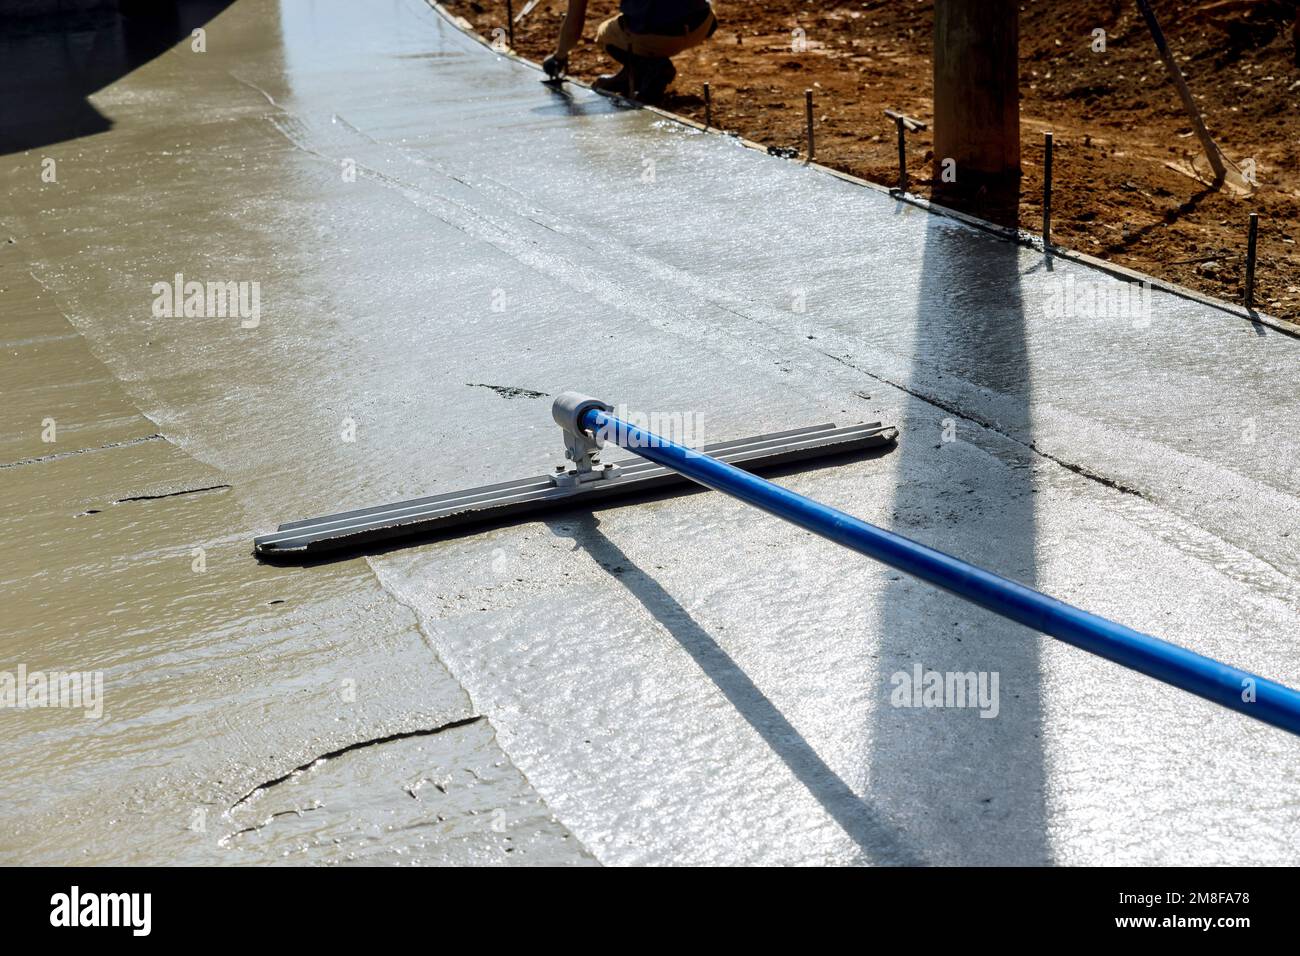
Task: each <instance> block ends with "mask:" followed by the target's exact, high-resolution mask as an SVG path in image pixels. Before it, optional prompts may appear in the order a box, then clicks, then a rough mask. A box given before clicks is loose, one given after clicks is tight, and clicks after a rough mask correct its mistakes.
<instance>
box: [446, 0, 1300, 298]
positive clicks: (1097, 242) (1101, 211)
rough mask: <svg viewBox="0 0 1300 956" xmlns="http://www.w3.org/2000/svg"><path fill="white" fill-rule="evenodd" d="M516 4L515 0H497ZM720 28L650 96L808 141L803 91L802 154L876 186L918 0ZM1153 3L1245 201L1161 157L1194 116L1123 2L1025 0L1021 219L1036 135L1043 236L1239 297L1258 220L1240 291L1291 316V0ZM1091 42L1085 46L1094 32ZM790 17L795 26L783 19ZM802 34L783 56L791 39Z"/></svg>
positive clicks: (784, 4) (920, 6) (908, 65)
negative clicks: (708, 102) (1253, 223)
mask: <svg viewBox="0 0 1300 956" xmlns="http://www.w3.org/2000/svg"><path fill="white" fill-rule="evenodd" d="M514 3H515V9H516V11H518V10H520V9H522V7H523V3H524V0H514ZM446 6H447V8H448V9H449V10H450V11H451V12H453V13H456V14H459V15H460V16H463V17H464V18H465V19H466V20H468V21H469V22H470V23H472V24H473V25H474V27H475V28H476V29H477V30H479V31H480V32H481V33H482V34H483V35H485V36H490V35H491V33H492V30H493V28H495V27H500V26H503V25H504V24H505V0H446ZM714 6H715V10H716V11H717V14H718V17H719V20H720V21H721V24H722V25H721V27H720V28H719V30H718V32H717V33H716V34H715V35H714V37H713V38H712V40H710V41H709V42H708V43H707V44H706V45H704V46H703V47H700V48H697V49H695V50H691V51H688V52H687V53H685V54H683V55H681V56H680V57H677V58H676V60H675V62H676V64H677V67H678V77H677V81H676V83H675V85H674V87H673V89H672V90H671V91H670V93H669V96H668V98H667V100H666V101H665V103H664V104H663V105H664V106H665V107H666V108H667V109H669V110H672V111H673V112H676V113H680V114H683V115H686V116H690V117H692V118H694V119H697V120H700V121H703V119H704V101H703V98H702V96H701V95H700V92H699V91H700V90H701V89H702V84H703V83H705V82H708V83H709V85H710V90H711V93H712V113H713V123H714V125H715V126H719V127H722V128H724V129H727V130H730V131H733V132H736V133H739V134H740V135H742V136H744V137H746V138H748V139H752V140H755V141H757V142H760V143H764V144H768V145H772V146H782V147H795V148H798V149H799V150H800V151H801V155H802V150H803V148H804V143H805V120H804V90H805V89H808V88H811V89H812V90H813V91H814V95H815V98H816V101H815V102H816V105H815V121H816V139H817V159H818V161H819V162H821V163H824V164H825V165H827V166H832V167H834V168H836V169H841V170H844V171H846V172H849V173H853V174H854V175H857V176H860V177H862V178H864V179H869V180H872V181H873V182H878V183H884V184H887V185H893V184H895V183H896V182H897V178H898V154H897V141H896V138H895V132H894V126H893V123H892V121H890V120H888V119H886V118H885V116H884V115H883V111H884V110H885V109H887V108H893V109H901V110H902V111H904V112H905V113H908V114H910V115H913V116H916V117H918V118H920V119H922V120H925V121H927V122H928V121H929V120H930V119H931V117H932V110H931V81H932V67H931V59H930V57H931V46H932V30H933V3H932V2H931V0H868V2H859V3H842V2H836V0H767V2H763V3H740V2H737V0H717V2H715V4H714ZM1154 6H1155V8H1156V13H1157V15H1158V16H1159V17H1160V18H1161V23H1162V25H1163V27H1164V30H1165V33H1166V35H1167V37H1168V38H1169V43H1170V46H1171V47H1172V48H1173V51H1174V54H1175V55H1176V57H1177V58H1178V61H1179V63H1180V65H1181V66H1182V68H1183V71H1184V73H1185V74H1186V76H1187V78H1188V82H1189V83H1190V84H1191V87H1192V90H1193V92H1194V93H1195V95H1196V97H1197V101H1198V103H1199V104H1200V106H1201V109H1202V111H1203V112H1204V115H1205V119H1206V123H1207V125H1208V126H1209V127H1210V131H1211V133H1212V134H1213V136H1214V137H1215V139H1216V140H1217V142H1218V143H1219V144H1220V146H1221V147H1222V148H1223V150H1224V152H1225V153H1226V154H1227V155H1228V157H1229V158H1230V159H1232V160H1233V161H1235V162H1236V163H1238V164H1239V165H1241V164H1243V163H1245V162H1246V161H1247V160H1253V161H1254V163H1255V169H1256V178H1257V180H1258V188H1256V189H1255V190H1254V192H1253V195H1250V196H1241V195H1234V194H1232V193H1230V192H1228V191H1224V190H1221V191H1213V190H1209V189H1207V187H1206V186H1205V185H1204V184H1202V183H1200V182H1197V181H1196V180H1194V179H1193V178H1191V177H1190V176H1188V175H1185V174H1183V173H1180V172H1177V171H1175V170H1174V169H1171V168H1170V167H1169V166H1168V165H1167V163H1169V162H1177V161H1180V160H1184V159H1186V158H1190V157H1192V156H1195V155H1196V154H1198V153H1199V144H1198V142H1197V140H1196V137H1195V136H1194V135H1193V133H1192V130H1191V124H1190V122H1189V121H1188V118H1187V116H1186V114H1185V113H1184V112H1183V111H1182V107H1181V104H1180V102H1179V99H1178V95H1177V92H1176V90H1175V88H1174V85H1173V83H1172V82H1171V81H1170V80H1169V78H1168V76H1167V75H1166V72H1165V69H1164V66H1163V64H1162V63H1161V62H1160V60H1159V58H1158V54H1157V52H1156V49H1155V45H1154V43H1153V41H1152V39H1151V35H1150V33H1149V32H1148V31H1147V28H1146V25H1145V23H1144V22H1143V21H1142V18H1141V16H1140V15H1139V14H1138V12H1137V8H1136V5H1135V4H1133V3H1131V2H1127V0H1125V2H1121V0H1025V2H1024V3H1022V5H1021V8H1020V9H1021V16H1020V63H1021V70H1020V94H1021V166H1022V170H1023V178H1022V180H1021V194H1020V213H1019V218H1020V224H1021V225H1022V226H1023V227H1024V228H1027V229H1031V230H1036V229H1037V228H1038V227H1039V224H1040V222H1041V216H1042V212H1041V195H1042V156H1043V146H1042V143H1043V133H1044V132H1045V131H1047V130H1051V131H1052V132H1053V134H1054V139H1055V146H1056V148H1055V153H1054V159H1053V184H1054V198H1053V213H1052V215H1053V239H1054V241H1055V242H1056V244H1057V245H1060V246H1064V247H1067V248H1071V249H1077V250H1079V251H1081V252H1086V253H1089V254H1091V255H1094V256H1098V257H1100V258H1103V259H1109V260H1112V261H1114V262H1116V263H1120V264H1122V265H1125V266H1129V267H1130V268H1134V269H1138V270H1140V271H1142V272H1146V273H1150V274H1152V275H1155V276H1158V277H1160V278H1163V279H1167V280H1170V281H1174V282H1178V283H1181V284H1182V285H1186V286H1189V287H1191V288H1193V289H1197V290H1200V291H1202V292H1205V293H1208V294H1211V295H1214V296H1218V297H1220V298H1223V299H1227V300H1229V301H1233V302H1240V301H1241V299H1242V293H1243V288H1244V263H1245V249H1246V223H1247V217H1248V214H1249V213H1250V212H1258V213H1259V216H1260V233H1259V260H1258V266H1257V278H1256V295H1255V303H1256V306H1257V307H1258V308H1259V309H1260V310H1261V311H1264V312H1266V313H1268V314H1271V315H1275V316H1278V317H1280V318H1285V319H1288V320H1290V321H1292V322H1300V268H1298V266H1300V259H1298V258H1297V250H1296V239H1297V236H1296V233H1297V231H1300V225H1297V218H1298V216H1297V214H1298V213H1300V182H1298V181H1297V178H1296V173H1297V170H1298V168H1300V66H1298V65H1297V60H1298V59H1300V50H1298V49H1297V43H1300V40H1297V39H1296V38H1295V36H1294V34H1293V24H1294V23H1295V18H1296V0H1214V2H1201V3H1190V4H1189V3H1174V2H1171V0H1156V2H1155V3H1154ZM616 7H617V0H591V2H590V7H589V13H588V18H589V19H588V23H587V29H586V31H585V32H586V37H585V39H584V42H583V44H582V45H581V46H580V47H579V48H578V49H577V50H575V51H574V53H573V55H572V56H571V57H570V64H569V69H570V72H571V73H572V74H573V75H574V76H577V77H580V78H584V79H591V78H593V77H594V76H595V75H596V74H597V73H600V72H607V71H609V70H610V68H611V64H610V61H609V59H608V58H607V57H606V56H605V55H604V54H603V52H601V51H599V50H597V49H596V47H595V46H594V44H593V43H592V40H591V38H592V35H593V34H594V32H595V27H596V24H598V23H599V22H600V20H602V19H604V18H605V17H607V16H610V15H612V14H613V13H614V11H615V9H616ZM564 9H565V0H541V2H540V3H539V4H538V6H537V7H536V8H535V9H534V10H532V11H531V12H530V13H529V14H528V16H527V17H526V18H525V19H524V20H523V21H522V22H521V23H519V24H517V25H516V27H515V50H516V51H517V52H518V53H520V54H522V55H523V56H526V57H528V58H529V59H533V60H541V59H542V58H543V57H544V56H545V55H546V54H547V53H549V52H550V51H551V50H552V49H553V47H554V43H555V37H556V36H557V35H558V32H559V24H560V19H561V17H562V15H563V12H564ZM1098 28H1100V29H1102V30H1105V31H1106V50H1105V52H1104V53H1098V52H1093V50H1092V45H1093V40H1094V37H1093V31H1094V30H1095V29H1098ZM797 30H801V31H803V33H802V35H800V34H796V33H795V31H797ZM797 39H802V40H803V41H804V48H803V49H802V51H799V52H796V50H795V47H796V46H797V45H798V44H797V43H796V42H795V41H796V40H797ZM931 146H932V142H931V138H930V134H929V133H928V132H923V133H916V134H912V135H910V136H909V138H908V170H909V176H910V177H911V180H912V182H911V189H912V191H913V192H916V193H919V194H921V195H928V194H929V178H930V176H931V175H933V174H934V173H936V172H937V170H934V171H932V168H931V167H932V162H933V159H934V157H933V152H932V149H931Z"/></svg>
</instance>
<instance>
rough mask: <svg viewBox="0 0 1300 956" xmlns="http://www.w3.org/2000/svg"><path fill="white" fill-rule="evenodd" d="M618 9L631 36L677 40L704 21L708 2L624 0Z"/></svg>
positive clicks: (705, 0) (698, 0) (688, 0)
mask: <svg viewBox="0 0 1300 956" xmlns="http://www.w3.org/2000/svg"><path fill="white" fill-rule="evenodd" d="M619 8H620V9H621V10H622V11H623V23H624V25H625V26H626V27H627V28H628V29H629V30H631V31H632V32H633V33H657V34H660V35H662V36H678V35H680V34H682V33H686V32H688V29H687V28H688V27H693V26H697V25H698V24H699V23H700V22H701V21H702V20H703V18H704V15H705V13H706V12H707V11H708V9H709V0H623V2H622V3H621V4H620V5H619Z"/></svg>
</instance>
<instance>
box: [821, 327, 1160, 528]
mask: <svg viewBox="0 0 1300 956" xmlns="http://www.w3.org/2000/svg"><path fill="white" fill-rule="evenodd" d="M821 354H822V355H824V356H826V357H827V358H829V359H833V360H834V361H836V362H839V363H840V364H841V365H846V366H848V367H849V368H851V369H853V370H854V371H855V372H861V373H862V374H863V375H869V376H871V377H872V378H874V379H875V380H876V381H877V382H881V383H882V384H885V385H889V386H891V387H893V388H896V389H898V390H899V391H900V392H905V393H906V394H908V395H911V396H912V397H913V398H917V399H920V400H921V401H923V402H925V403H926V404H927V405H932V406H934V407H935V408H937V409H939V410H940V411H944V412H947V413H948V414H949V415H956V416H957V417H958V418H960V419H961V420H962V421H967V422H970V423H971V424H972V425H978V426H979V427H980V428H983V429H987V430H988V431H991V432H993V433H994V434H997V435H1000V436H1001V437H1003V438H1005V439H1007V440H1008V441H1012V442H1015V443H1016V444H1017V445H1020V446H1021V447H1022V448H1026V449H1028V450H1029V451H1031V452H1033V453H1034V454H1035V455H1037V456H1038V457H1039V458H1043V459H1045V460H1047V461H1050V462H1052V463H1053V464H1055V465H1060V466H1061V467H1062V468H1065V469H1067V470H1069V471H1072V472H1074V473H1075V474H1076V475H1079V476H1081V477H1083V478H1087V479H1088V480H1089V481H1095V482H1097V484H1099V485H1104V486H1105V487H1107V488H1111V489H1114V490H1115V491H1118V492H1122V493H1123V494H1126V495H1133V496H1135V497H1137V498H1141V499H1142V500H1143V501H1151V499H1150V498H1148V497H1147V495H1146V494H1144V493H1143V492H1142V491H1139V490H1138V489H1137V488H1134V487H1133V486H1132V485H1126V484H1125V483H1124V482H1122V481H1120V480H1119V479H1117V478H1111V477H1110V476H1108V475H1103V474H1101V473H1099V472H1096V471H1093V470H1092V469H1091V468H1088V467H1087V466H1086V465H1080V464H1078V463H1076V462H1072V461H1066V460H1065V459H1064V458H1060V457H1058V456H1056V455H1053V454H1052V453H1051V452H1046V451H1043V449H1041V448H1039V447H1038V445H1037V444H1035V443H1034V442H1032V441H1025V440H1024V439H1022V438H1017V437H1016V436H1015V435H1012V434H1011V433H1010V432H1008V431H1006V430H1004V429H1002V428H999V427H998V425H997V423H996V422H991V421H988V420H987V419H985V418H982V417H980V416H978V415H975V414H973V413H971V412H968V411H966V410H965V409H963V408H961V407H960V406H959V405H958V404H957V403H956V402H945V401H944V400H943V399H941V398H939V397H938V396H935V395H927V394H925V393H924V392H921V391H918V390H916V389H914V388H911V387H909V386H907V385H902V384H900V383H898V382H895V381H892V380H890V379H888V378H885V377H884V376H882V375H877V374H876V373H875V372H872V371H870V370H868V369H865V368H863V367H862V366H860V365H857V364H855V363H853V362H851V361H849V360H848V359H847V358H845V357H844V356H841V355H834V354H832V353H830V352H822V353H821ZM855 394H861V393H855ZM1151 503H1152V504H1154V503H1155V502H1151Z"/></svg>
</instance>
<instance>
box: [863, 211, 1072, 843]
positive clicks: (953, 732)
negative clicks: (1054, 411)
mask: <svg viewBox="0 0 1300 956" xmlns="http://www.w3.org/2000/svg"><path fill="white" fill-rule="evenodd" d="M1019 263H1020V257H1019V251H1018V249H1017V247H1016V246H1015V245H1013V244H1011V243H1007V242H1001V241H998V240H996V239H993V238H991V237H987V236H981V235H977V234H975V233H973V232H971V231H970V230H966V229H961V228H958V227H954V226H953V225H952V224H946V223H943V222H941V221H939V220H937V219H934V218H932V219H931V223H930V225H929V227H928V233H927V237H926V246H925V252H924V257H923V262H922V273H921V280H920V295H919V298H918V305H917V316H916V332H915V336H914V345H913V351H912V370H911V385H910V389H911V390H912V391H913V392H914V393H916V395H915V396H913V397H911V398H910V399H909V401H908V404H907V410H906V413H905V415H904V420H903V421H902V422H901V423H900V424H901V426H902V427H901V439H900V443H899V451H898V458H897V461H898V469H899V478H898V491H897V494H896V497H895V502H894V509H895V510H894V515H895V522H894V526H893V529H892V530H895V531H897V532H899V533H900V534H904V535H907V536H908V537H912V538H916V539H918V540H921V541H923V542H924V543H926V544H930V545H932V546H934V547H937V548H939V549H941V550H944V551H948V552H949V553H952V554H954V555H956V556H957V557H960V558H963V559H966V560H969V561H971V562H972V563H974V564H977V565H980V566H983V567H986V568H988V569H989V570H993V571H996V572H998V573H1000V574H1003V575H1005V576H1008V577H1011V578H1014V579H1016V580H1018V581H1021V582H1022V583H1024V584H1027V585H1029V586H1031V587H1032V586H1033V585H1034V583H1035V514H1034V501H1035V498H1034V494H1033V491H1034V489H1033V487H1032V484H1033V482H1032V475H1031V471H1030V468H1029V466H1028V464H1026V463H1023V462H1019V461H1004V460H1003V459H1001V458H999V457H995V456H994V455H991V454H989V453H987V452H985V451H984V450H982V449H980V448H978V447H976V446H974V445H972V444H970V442H969V439H970V438H971V437H979V436H978V435H976V432H977V430H979V429H980V426H979V425H977V424H975V423H974V422H972V421H968V420H966V419H963V418H961V417H960V416H958V415H955V414H952V413H949V412H946V411H944V410H942V409H940V408H939V407H938V406H936V405H935V404H932V403H930V402H928V401H926V400H925V398H924V397H917V396H925V395H928V394H934V395H935V397H936V398H938V397H940V393H939V389H943V392H942V397H943V399H944V400H945V403H951V402H953V401H954V400H955V399H958V396H957V395H954V394H952V392H953V390H954V386H959V387H962V388H965V387H967V386H968V385H973V386H976V387H978V388H979V389H981V390H982V391H983V392H984V393H985V394H991V395H993V396H995V397H996V402H997V409H998V410H997V418H998V421H999V423H1000V425H1001V426H1002V427H1005V428H1007V429H1014V430H1016V431H1018V432H1021V433H1022V434H1023V435H1024V436H1028V434H1029V429H1028V424H1029V405H1030V391H1031V389H1030V384H1031V383H1030V375H1029V362H1028V351H1027V346H1026V341H1025V320H1024V303H1023V302H1022V300H1021V294H1020V277H1019ZM949 407H952V406H951V404H949ZM882 606H883V610H882V611H881V612H880V617H879V623H878V625H877V627H878V630H879V632H880V635H881V642H882V643H881V648H880V655H879V686H878V688H877V690H876V693H875V700H876V707H875V711H874V715H873V718H872V720H873V732H872V735H871V739H872V753H871V760H870V774H871V785H870V790H869V793H870V794H871V796H872V797H873V799H875V800H876V801H877V803H878V805H880V806H882V807H883V808H887V809H888V811H889V813H890V815H891V818H893V819H900V820H906V821H907V824H906V826H907V830H908V833H909V836H910V838H911V839H912V841H913V842H914V844H915V845H918V846H922V847H924V848H925V851H926V854H927V856H930V857H932V858H933V859H934V860H935V862H941V863H944V864H962V865H966V864H970V865H981V864H982V865H1004V864H1044V863H1048V862H1050V850H1049V846H1048V843H1047V836H1046V810H1045V797H1044V792H1045V788H1046V781H1045V771H1044V760H1043V752H1042V741H1041V725H1042V713H1041V700H1040V694H1041V675H1040V665H1039V654H1038V641H1039V638H1038V637H1037V636H1036V635H1035V634H1034V633H1033V632H1031V631H1029V630H1027V629H1025V628H1023V627H1020V626H1019V625H1015V624H1012V623H1010V622H1007V621H1005V620H1003V619H1002V618H1000V617H997V616H996V615H993V614H991V613H989V612H986V611H983V610H981V609H979V608H975V607H973V606H972V605H970V604H967V603H965V602H963V601H961V600H960V599H958V598H956V597H953V596H951V595H948V594H945V593H943V592H940V591H938V590H936V589H934V588H931V587H930V586H929V585H926V584H923V583H920V582H917V581H913V580H911V579H909V578H905V577H903V576H902V575H898V576H896V577H894V578H893V579H892V580H891V583H890V584H889V586H888V588H887V589H886V593H885V595H884V598H883V605H882ZM918 666H919V668H920V673H921V674H922V675H925V674H927V673H928V672H937V673H939V674H942V675H946V674H950V673H951V674H963V675H964V674H970V673H974V674H976V675H977V678H978V675H980V674H981V673H983V674H984V675H985V679H986V681H987V686H989V687H990V688H991V686H992V679H993V675H997V679H998V695H997V696H998V699H999V706H998V709H997V714H996V717H994V718H993V719H985V718H984V717H981V715H980V708H978V707H971V706H969V705H967V706H966V707H960V706H952V703H949V702H948V701H945V703H947V704H948V705H947V706H942V707H940V706H930V705H927V704H926V702H925V701H924V700H921V701H919V703H920V706H917V704H918V700H917V698H916V696H915V694H912V695H911V696H910V697H909V696H907V695H904V694H903V692H902V691H901V690H900V688H910V686H911V685H912V684H915V683H916V681H915V677H916V675H917V667H918ZM899 675H907V679H904V678H903V677H900V676H899ZM896 691H898V693H899V695H900V696H898V697H895V696H894V695H895V692H896ZM952 702H954V703H955V702H959V701H958V698H957V697H956V695H955V694H954V695H953V697H952ZM986 711H988V712H991V709H987V708H986Z"/></svg>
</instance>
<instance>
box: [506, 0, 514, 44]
mask: <svg viewBox="0 0 1300 956" xmlns="http://www.w3.org/2000/svg"><path fill="white" fill-rule="evenodd" d="M506 36H507V37H509V38H510V49H512V50H513V49H514V48H515V4H514V0H506Z"/></svg>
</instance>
